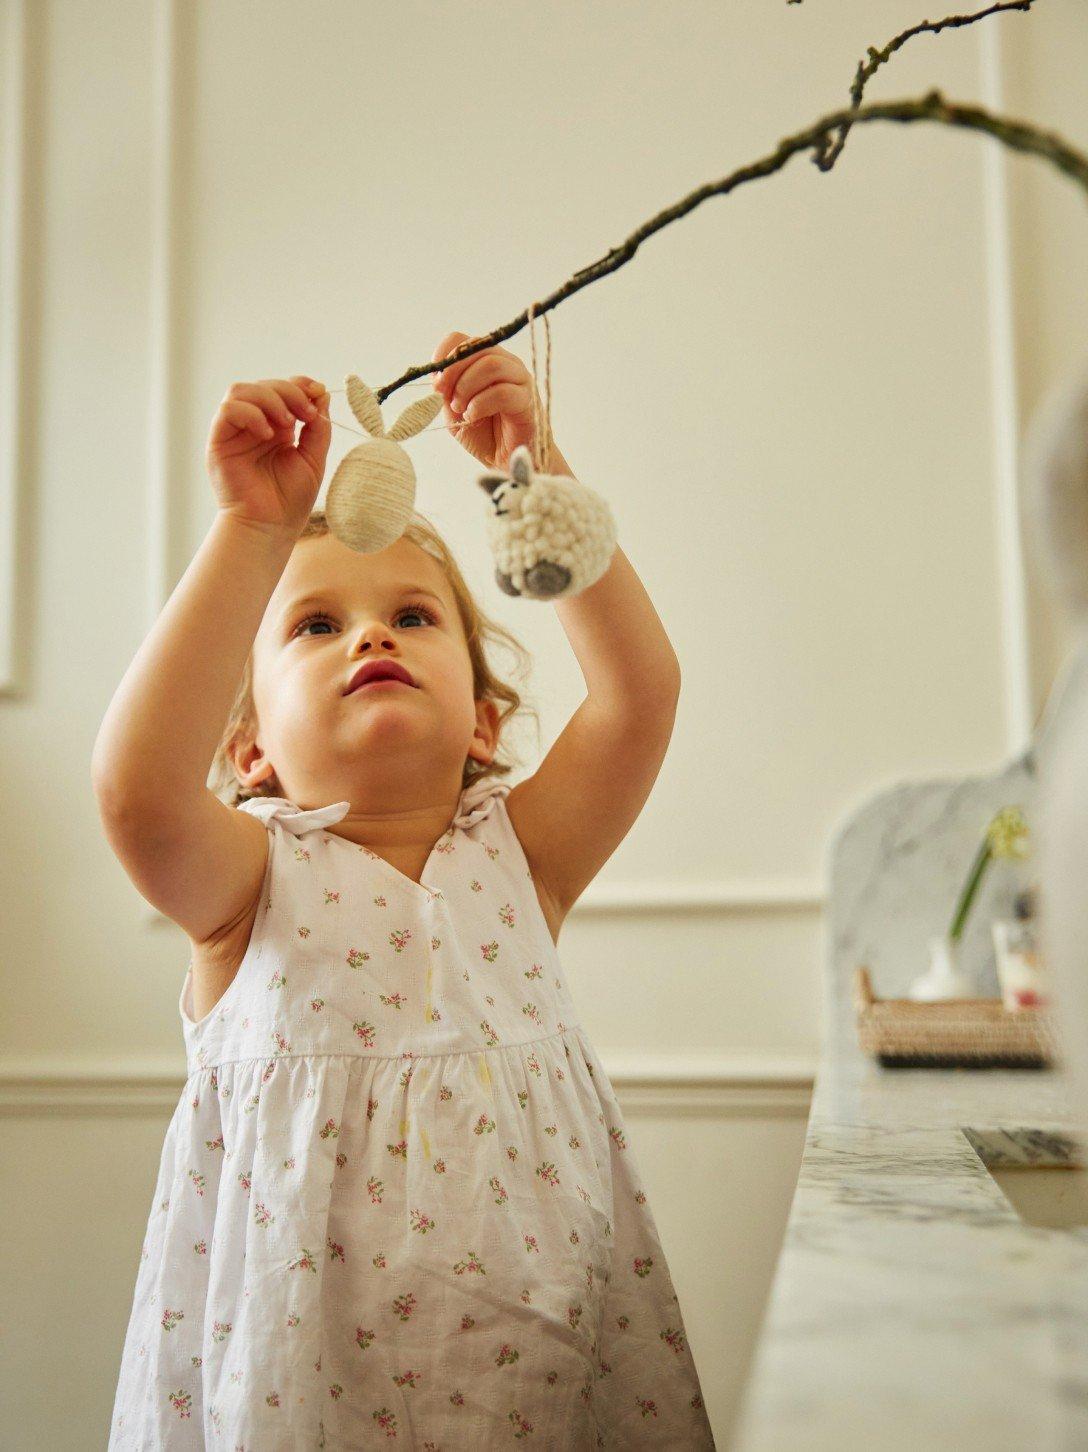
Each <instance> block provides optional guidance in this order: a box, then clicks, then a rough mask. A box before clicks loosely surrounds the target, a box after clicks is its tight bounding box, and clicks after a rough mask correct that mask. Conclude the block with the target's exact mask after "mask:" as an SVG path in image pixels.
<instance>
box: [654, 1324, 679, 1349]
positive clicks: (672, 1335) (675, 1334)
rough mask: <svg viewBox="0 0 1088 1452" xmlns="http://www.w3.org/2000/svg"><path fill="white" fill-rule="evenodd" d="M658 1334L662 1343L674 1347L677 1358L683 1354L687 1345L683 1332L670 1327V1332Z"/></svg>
mask: <svg viewBox="0 0 1088 1452" xmlns="http://www.w3.org/2000/svg"><path fill="white" fill-rule="evenodd" d="M658 1334H659V1335H660V1337H661V1339H662V1341H664V1343H665V1345H666V1346H671V1347H672V1349H673V1351H675V1352H676V1354H677V1356H679V1355H680V1354H681V1353H682V1351H683V1350H684V1345H685V1342H684V1333H683V1331H682V1330H679V1331H678V1330H675V1329H674V1328H673V1327H672V1326H670V1327H669V1328H668V1330H666V1331H661V1332H659V1333H658Z"/></svg>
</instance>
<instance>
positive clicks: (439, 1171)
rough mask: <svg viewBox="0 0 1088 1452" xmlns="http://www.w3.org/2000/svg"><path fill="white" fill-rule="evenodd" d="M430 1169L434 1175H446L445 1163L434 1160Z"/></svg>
mask: <svg viewBox="0 0 1088 1452" xmlns="http://www.w3.org/2000/svg"><path fill="white" fill-rule="evenodd" d="M431 1169H432V1170H434V1172H435V1174H436V1175H444V1174H445V1173H446V1161H445V1160H435V1162H434V1164H433V1165H432V1166H431Z"/></svg>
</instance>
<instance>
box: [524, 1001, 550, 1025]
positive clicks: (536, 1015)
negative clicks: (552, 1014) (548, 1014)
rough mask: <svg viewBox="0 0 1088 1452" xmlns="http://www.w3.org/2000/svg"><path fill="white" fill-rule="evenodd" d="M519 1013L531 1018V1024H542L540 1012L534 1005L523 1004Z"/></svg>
mask: <svg viewBox="0 0 1088 1452" xmlns="http://www.w3.org/2000/svg"><path fill="white" fill-rule="evenodd" d="M521 1011H522V1013H523V1014H524V1015H525V1017H526V1018H531V1019H532V1021H533V1023H535V1024H543V1022H544V1020H543V1019H542V1018H541V1017H540V1010H539V1008H537V1006H536V1004H535V1003H523V1004H522V1006H521Z"/></svg>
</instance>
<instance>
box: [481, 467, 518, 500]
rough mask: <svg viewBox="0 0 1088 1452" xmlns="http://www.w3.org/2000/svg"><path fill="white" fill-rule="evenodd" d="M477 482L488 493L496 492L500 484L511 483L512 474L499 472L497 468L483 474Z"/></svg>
mask: <svg viewBox="0 0 1088 1452" xmlns="http://www.w3.org/2000/svg"><path fill="white" fill-rule="evenodd" d="M476 483H477V484H479V486H480V488H481V489H483V490H486V492H487V493H488V494H494V492H495V490H496V489H497V488H498V487H499V485H500V484H509V483H510V475H509V474H502V473H499V472H498V471H497V470H489V471H488V472H487V473H486V474H481V475H480V476H479V478H478V479H477V480H476Z"/></svg>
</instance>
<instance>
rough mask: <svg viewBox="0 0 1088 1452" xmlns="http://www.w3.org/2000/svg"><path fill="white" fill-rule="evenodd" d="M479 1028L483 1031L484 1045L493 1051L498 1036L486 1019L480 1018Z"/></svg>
mask: <svg viewBox="0 0 1088 1452" xmlns="http://www.w3.org/2000/svg"><path fill="white" fill-rule="evenodd" d="M480 1027H481V1029H483V1033H484V1043H485V1044H486V1045H487V1046H488V1048H489V1049H493V1048H494V1047H495V1045H496V1044H497V1043H498V1042H499V1036H498V1034H497V1033H496V1032H495V1030H494V1029H493V1028H492V1027H491V1025H490V1024H489V1023H488V1021H487V1019H486V1018H482V1019H481V1020H480Z"/></svg>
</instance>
